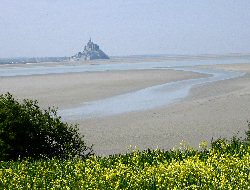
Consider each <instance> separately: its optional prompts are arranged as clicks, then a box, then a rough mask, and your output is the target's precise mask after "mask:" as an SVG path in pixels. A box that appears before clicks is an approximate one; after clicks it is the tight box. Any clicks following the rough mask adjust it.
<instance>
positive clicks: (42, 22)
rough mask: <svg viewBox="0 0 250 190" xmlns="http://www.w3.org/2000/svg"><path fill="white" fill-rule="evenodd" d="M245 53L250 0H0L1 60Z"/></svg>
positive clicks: (249, 43) (249, 40)
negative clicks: (91, 47) (90, 50)
mask: <svg viewBox="0 0 250 190" xmlns="http://www.w3.org/2000/svg"><path fill="white" fill-rule="evenodd" d="M90 37H91V38H92V40H93V41H94V42H95V43H97V44H98V45H99V46H100V48H101V49H102V50H103V51H104V52H105V53H107V54H108V55H110V56H123V55H125V56H126V55H147V54H171V55H172V54H185V55H187V54H190V55H196V54H226V53H250V1H249V0H0V57H1V58H3V57H46V56H71V55H74V54H75V53H77V52H79V51H82V50H83V47H84V45H85V44H86V43H87V42H88V40H89V38H90Z"/></svg>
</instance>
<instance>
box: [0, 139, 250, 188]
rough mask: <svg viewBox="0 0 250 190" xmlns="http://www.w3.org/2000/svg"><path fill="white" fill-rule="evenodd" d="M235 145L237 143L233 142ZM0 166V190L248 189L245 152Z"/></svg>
mask: <svg viewBox="0 0 250 190" xmlns="http://www.w3.org/2000/svg"><path fill="white" fill-rule="evenodd" d="M235 142H237V141H235ZM235 142H234V141H233V140H232V141H230V142H227V141H226V140H223V139H219V140H217V141H215V142H213V145H212V147H211V148H210V149H204V148H203V149H202V150H200V151H197V150H193V149H191V148H186V149H185V148H184V149H183V148H182V149H181V150H179V149H178V150H172V151H161V150H154V151H151V150H145V151H133V152H132V153H127V154H124V155H112V156H109V157H97V156H91V157H89V158H87V159H86V160H81V159H69V160H59V159H51V160H39V161H29V160H23V161H11V162H0V189H250V146H249V145H247V144H244V143H242V142H240V141H238V142H237V143H238V146H237V148H235V147H236V146H235V145H236V144H235Z"/></svg>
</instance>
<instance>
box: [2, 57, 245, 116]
mask: <svg viewBox="0 0 250 190" xmlns="http://www.w3.org/2000/svg"><path fill="white" fill-rule="evenodd" d="M249 62H250V57H236V58H235V57H234V58H232V57H226V58H213V59H192V60H190V59H185V58H184V59H182V60H164V61H158V62H140V63H122V61H121V63H115V64H100V65H98V64H95V65H74V66H73V65H56V66H52V65H50V66H36V65H32V66H29V67H3V68H0V76H1V77H5V76H9V77H11V76H27V75H45V74H53V73H55V74H60V73H81V72H105V71H125V70H152V69H174V70H184V71H192V72H198V73H202V74H208V75H209V77H205V78H199V79H189V80H182V81H177V82H170V83H166V84H162V85H156V86H152V87H148V88H145V89H141V90H138V91H135V92H131V93H126V94H122V95H119V96H114V97H110V98H106V99H103V100H98V101H93V102H87V103H83V104H82V105H80V106H79V107H74V108H71V109H65V110H59V115H61V116H62V117H63V119H65V120H75V119H87V118H96V117H105V116H111V115H116V114H122V113H127V112H133V111H143V110H148V109H153V108H157V107H161V106H166V105H168V104H171V103H174V102H176V101H178V100H180V99H183V98H185V97H186V96H187V95H188V93H189V91H190V89H191V88H192V87H193V86H196V85H204V84H206V83H209V82H215V81H220V80H226V79H231V78H236V77H240V76H242V75H244V73H242V72H230V71H223V70H207V69H196V68H195V67H194V66H200V65H214V64H237V63H249Z"/></svg>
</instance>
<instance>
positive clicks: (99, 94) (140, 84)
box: [0, 63, 250, 155]
mask: <svg viewBox="0 0 250 190" xmlns="http://www.w3.org/2000/svg"><path fill="white" fill-rule="evenodd" d="M57 64H58V63H57ZM18 67H22V66H18ZM23 67H30V66H29V65H27V66H23ZM197 68H210V69H211V68H215V69H224V70H233V71H241V72H245V73H246V74H245V75H244V76H243V77H239V78H235V79H229V80H224V81H219V82H213V83H208V84H205V85H200V86H196V87H194V88H192V89H191V92H190V94H189V96H188V97H186V98H184V99H183V100H181V101H179V102H177V103H173V104H171V105H168V106H162V107H161V108H157V109H153V110H147V111H141V112H131V113H125V114H120V115H115V116H109V117H103V118H92V119H84V120H76V121H70V122H71V123H79V128H80V131H81V132H82V133H83V134H84V135H85V139H86V141H87V143H89V144H94V150H95V152H96V153H97V154H100V155H101V154H104V155H107V154H112V153H121V152H126V151H127V148H128V147H129V146H130V145H132V147H134V146H137V147H138V148H140V149H145V148H161V149H171V148H173V147H174V146H178V144H179V143H180V142H181V141H182V140H184V141H186V142H187V143H189V144H190V145H191V146H193V147H197V146H198V144H199V142H200V141H201V140H207V141H210V140H211V138H212V137H214V138H218V137H231V136H232V135H234V134H236V133H237V132H238V131H239V135H240V136H243V135H244V130H246V129H247V120H249V119H250V115H249V113H250V64H233V65H213V66H200V67H197ZM199 77H204V75H202V74H198V73H193V72H184V71H175V70H171V69H164V70H157V69H155V70H133V71H105V72H84V73H66V74H47V75H32V76H15V77H0V93H1V94H2V93H6V92H11V93H13V94H14V96H15V97H16V98H18V99H23V98H29V99H37V100H38V101H39V104H40V105H41V106H42V107H43V108H46V107H48V106H55V107H58V108H59V109H64V108H71V107H75V106H78V105H79V104H82V103H84V102H89V101H94V100H100V99H104V98H108V97H112V96H115V95H120V94H124V93H127V92H133V91H136V90H139V89H143V88H146V87H150V86H154V85H158V84H164V83H168V82H172V81H178V80H185V79H191V78H199Z"/></svg>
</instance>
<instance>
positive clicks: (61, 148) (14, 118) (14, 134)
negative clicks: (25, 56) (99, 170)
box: [0, 93, 92, 160]
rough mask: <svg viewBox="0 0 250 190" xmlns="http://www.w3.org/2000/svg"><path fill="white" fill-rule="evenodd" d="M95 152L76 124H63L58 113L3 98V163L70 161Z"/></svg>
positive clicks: (0, 131) (0, 143)
mask: <svg viewBox="0 0 250 190" xmlns="http://www.w3.org/2000/svg"><path fill="white" fill-rule="evenodd" d="M91 152H92V148H91V147H87V146H86V145H85V142H84V141H83V136H81V135H80V134H79V133H78V127H77V125H69V124H67V123H63V122H62V121H61V118H60V117H59V116H57V110H56V109H51V108H48V110H42V109H41V108H39V106H38V103H37V101H32V100H24V101H23V102H22V103H19V102H18V101H17V100H15V99H14V98H13V96H12V95H11V94H9V93H7V94H4V95H1V96H0V160H12V159H13V160H16V159H23V158H27V157H29V158H32V159H39V158H44V157H47V158H52V157H59V158H69V157H70V156H81V157H84V156H88V155H89V154H90V153H91Z"/></svg>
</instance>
